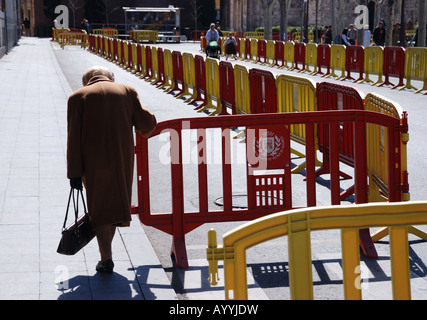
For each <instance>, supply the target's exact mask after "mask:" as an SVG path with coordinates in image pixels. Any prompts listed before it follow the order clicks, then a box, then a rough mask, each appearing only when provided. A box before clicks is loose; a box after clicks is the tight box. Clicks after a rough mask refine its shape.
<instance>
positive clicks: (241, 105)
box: [234, 64, 251, 114]
mask: <svg viewBox="0 0 427 320" xmlns="http://www.w3.org/2000/svg"><path fill="white" fill-rule="evenodd" d="M234 88H235V99H236V113H237V114H250V113H251V95H250V90H251V89H250V84H249V70H248V68H246V67H245V66H242V65H238V64H236V65H234Z"/></svg>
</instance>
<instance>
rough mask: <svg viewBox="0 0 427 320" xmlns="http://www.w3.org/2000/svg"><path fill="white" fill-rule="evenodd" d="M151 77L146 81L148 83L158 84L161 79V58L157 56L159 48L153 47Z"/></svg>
mask: <svg viewBox="0 0 427 320" xmlns="http://www.w3.org/2000/svg"><path fill="white" fill-rule="evenodd" d="M150 50H151V77H150V78H148V77H147V79H145V81H147V82H156V81H157V80H158V79H159V58H158V56H157V47H151V48H150Z"/></svg>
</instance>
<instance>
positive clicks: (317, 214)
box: [206, 201, 427, 300]
mask: <svg viewBox="0 0 427 320" xmlns="http://www.w3.org/2000/svg"><path fill="white" fill-rule="evenodd" d="M425 224H427V201H419V202H400V203H376V204H361V205H349V206H327V207H317V208H304V209H297V210H291V211H286V212H281V213H277V214H272V215H268V216H266V217H263V218H260V219H257V220H254V221H252V222H249V223H246V224H244V225H241V226H239V227H237V228H236V229H234V230H231V231H229V232H227V233H225V234H224V236H223V246H222V247H221V246H220V247H218V246H217V245H216V240H215V241H213V238H216V237H215V234H213V233H212V232H213V231H212V230H211V231H209V236H208V239H209V243H208V247H207V250H206V253H207V257H208V259H209V265H210V266H212V267H213V268H212V269H210V271H209V272H210V275H211V276H210V279H215V276H216V272H217V269H215V266H216V265H217V261H218V260H223V259H225V262H224V277H225V279H224V281H225V292H226V298H227V299H236V300H239V299H247V297H248V295H247V291H248V288H247V282H244V281H245V280H246V257H245V254H244V252H245V250H247V249H249V248H251V247H253V246H255V245H258V244H261V243H263V242H266V241H269V240H272V239H275V238H277V237H281V236H286V235H288V237H290V238H289V241H290V242H291V244H290V247H291V248H290V250H292V251H294V252H293V253H292V252H290V256H289V267H290V270H289V273H290V286H291V288H290V289H291V293H292V299H309V298H311V297H312V291H313V288H312V286H313V283H312V279H311V264H312V262H311V254H310V249H309V247H310V244H309V233H310V232H312V231H320V230H330V229H341V230H344V231H343V232H342V236H341V240H342V242H341V243H342V245H343V254H342V259H343V268H345V270H344V271H343V281H344V288H345V298H346V299H359V298H361V297H362V294H361V286H360V282H355V275H354V273H356V276H357V274H360V270H355V266H356V267H357V266H360V257H359V256H358V251H359V250H360V249H359V248H358V246H357V243H358V237H357V230H358V229H361V228H371V227H382V226H388V227H389V228H390V230H391V231H390V239H391V241H390V252H391V255H390V264H391V268H392V278H391V280H392V289H393V298H394V299H409V298H410V282H409V281H410V274H409V249H408V238H407V231H406V228H407V226H408V225H425ZM299 250H302V251H301V252H299ZM295 255H296V257H295ZM291 259H292V262H291ZM242 260H243V261H242ZM348 268H349V269H348ZM352 273H353V274H352ZM230 274H232V275H231V276H230ZM352 286H353V287H352ZM294 287H296V288H294Z"/></svg>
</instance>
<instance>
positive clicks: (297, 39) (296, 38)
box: [292, 32, 301, 42]
mask: <svg viewBox="0 0 427 320" xmlns="http://www.w3.org/2000/svg"><path fill="white" fill-rule="evenodd" d="M292 35H293V37H294V42H300V41H301V32H294V33H293V34H292Z"/></svg>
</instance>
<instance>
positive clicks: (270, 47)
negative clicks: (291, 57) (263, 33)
mask: <svg viewBox="0 0 427 320" xmlns="http://www.w3.org/2000/svg"><path fill="white" fill-rule="evenodd" d="M275 45H276V42H275V41H273V40H268V41H267V54H266V58H267V61H266V63H267V64H269V65H270V66H273V65H274V58H275V53H276V52H275V50H276V48H275Z"/></svg>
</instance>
